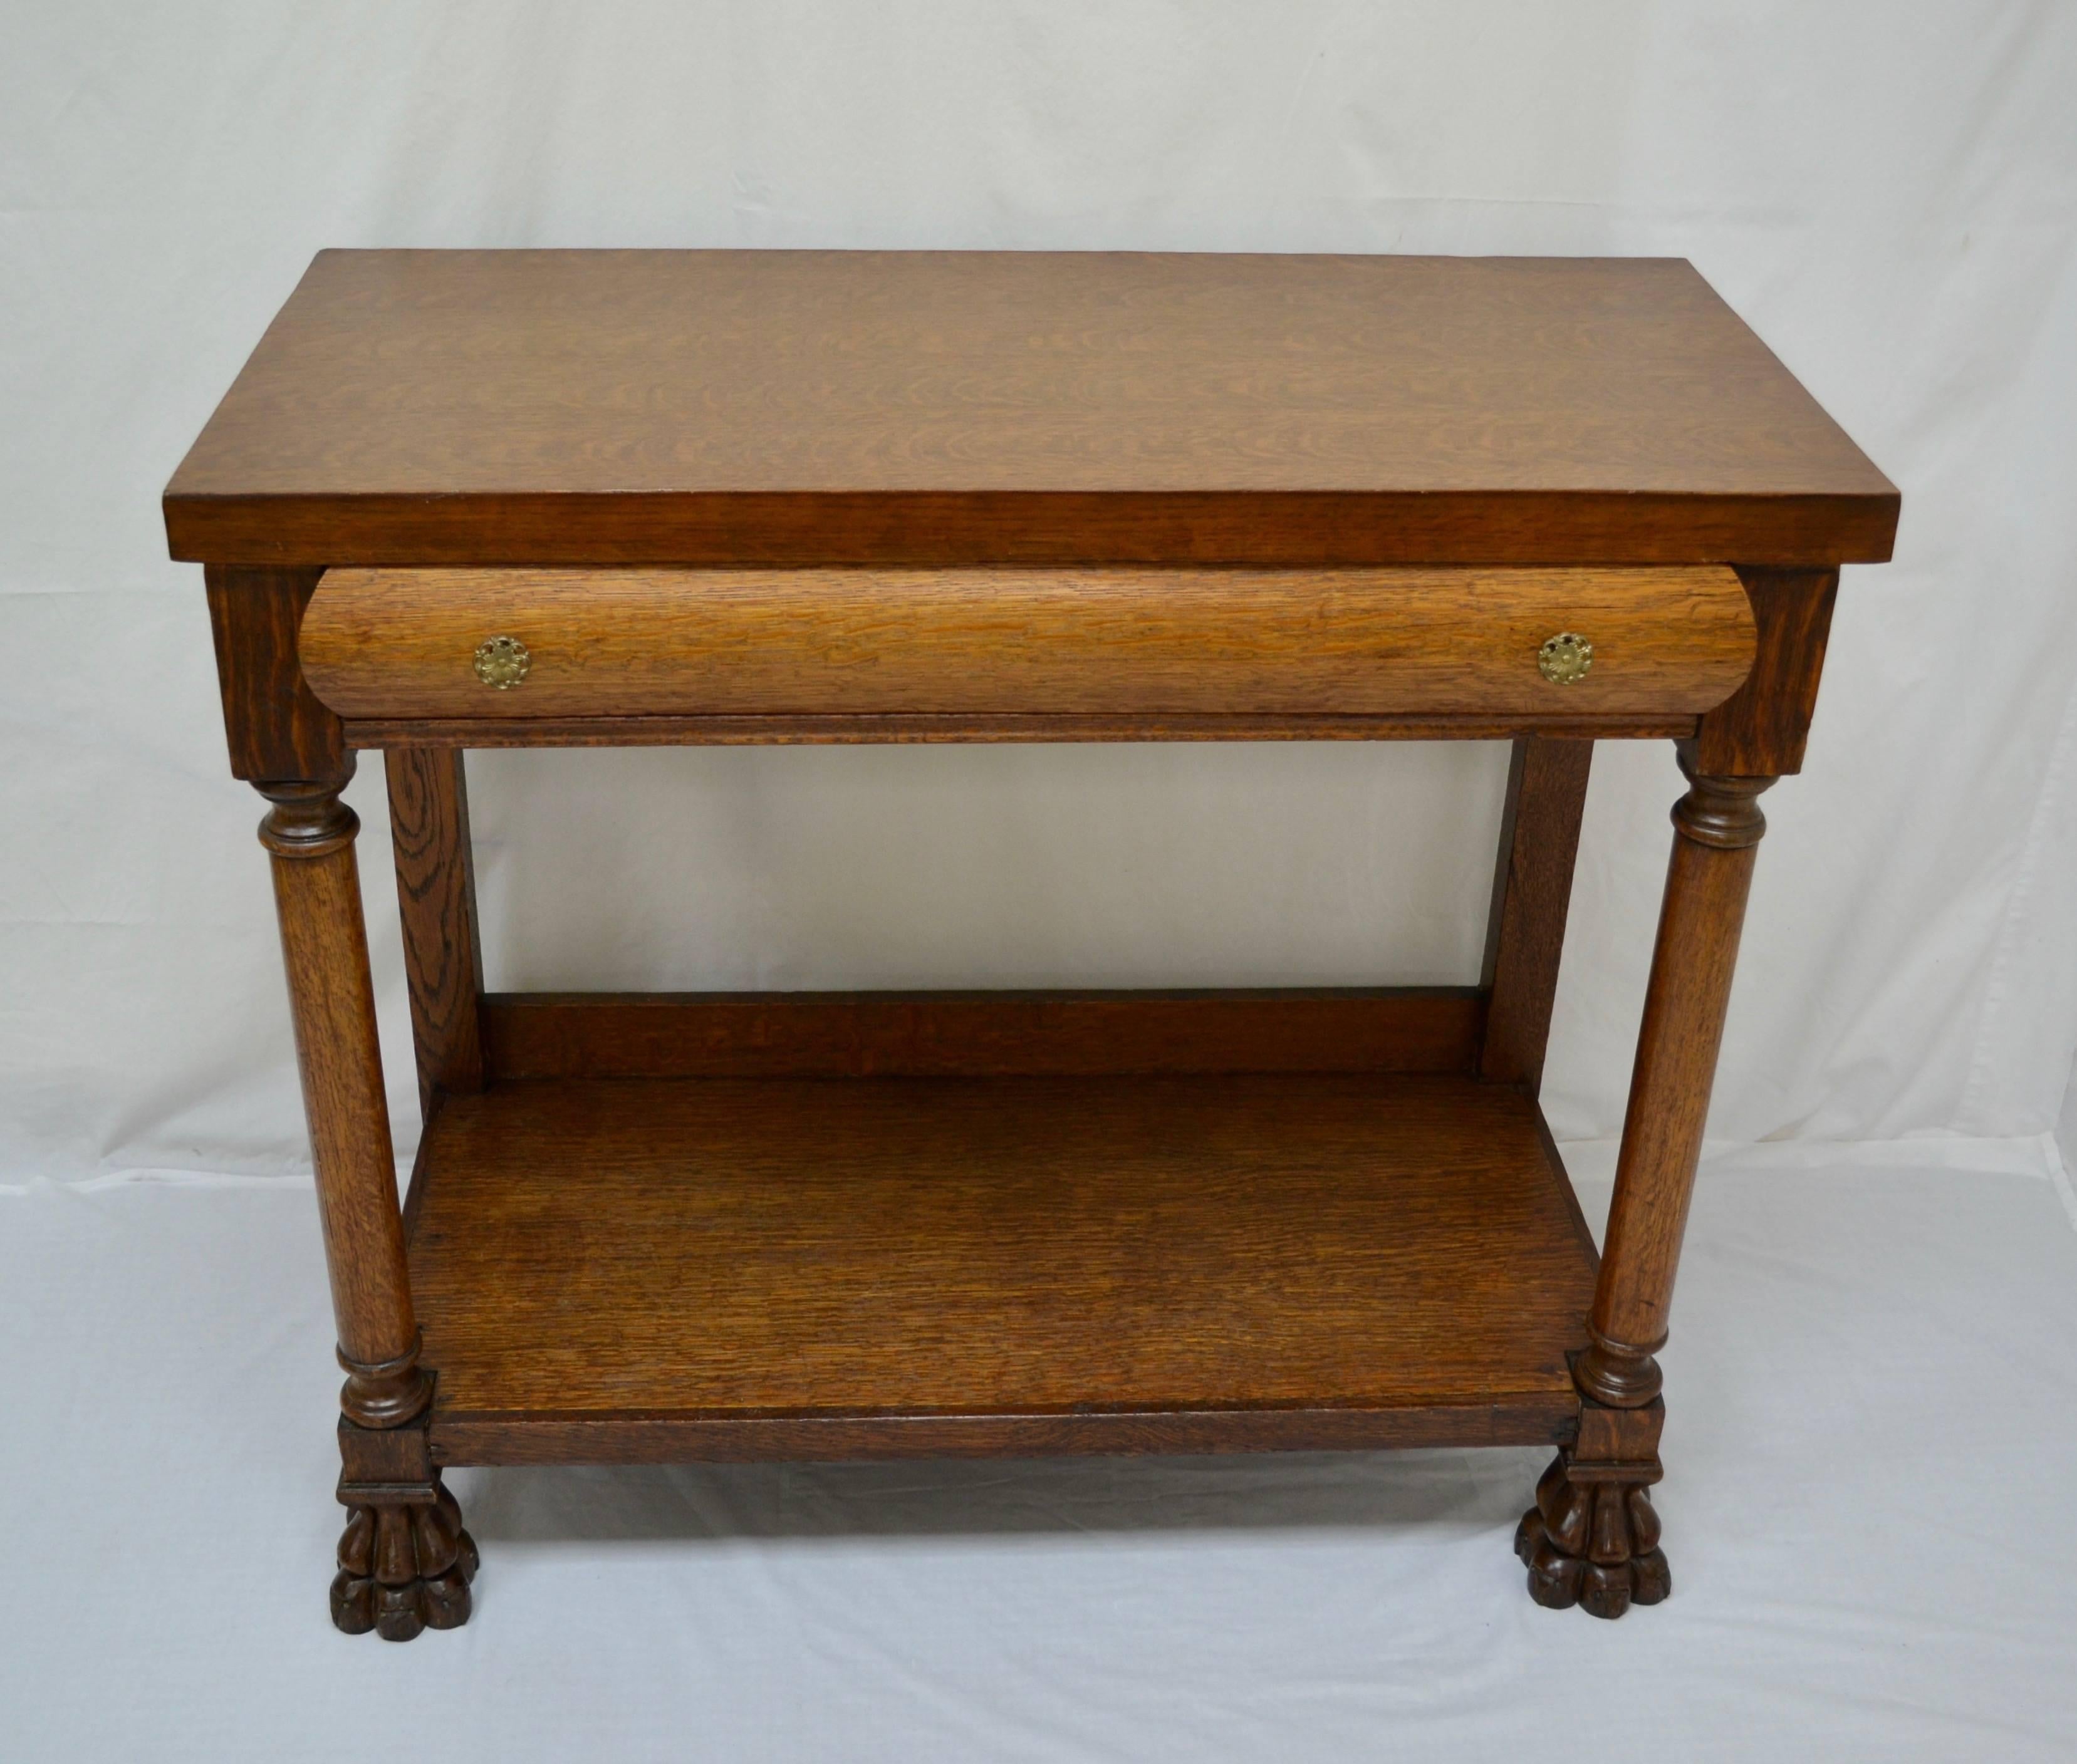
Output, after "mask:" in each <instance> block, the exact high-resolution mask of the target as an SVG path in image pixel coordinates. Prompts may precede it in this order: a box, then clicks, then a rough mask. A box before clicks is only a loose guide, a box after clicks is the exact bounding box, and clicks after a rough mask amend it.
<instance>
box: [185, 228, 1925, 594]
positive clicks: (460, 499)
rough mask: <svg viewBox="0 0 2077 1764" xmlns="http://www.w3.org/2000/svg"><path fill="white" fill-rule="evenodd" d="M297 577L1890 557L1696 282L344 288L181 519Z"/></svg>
mask: <svg viewBox="0 0 2077 1764" xmlns="http://www.w3.org/2000/svg"><path fill="white" fill-rule="evenodd" d="M165 514H166V525H167V530H168V535H169V540H170V542H171V545H172V549H173V555H174V556H176V557H177V558H184V559H190V560H201V561H205V562H215V563H239V564H276V565H292V564H293V565H330V564H606V563H676V564H720V563H756V564H822V563H860V564H900V563H908V564H969V563H993V562H1022V563H1040V562H1062V563H1064V562H1102V561H1131V562H1141V563H1180V562H1193V563H1253V564H1392V563H1458V562H1465V563H1469V562H1480V563H1542V564H1571V563H1582V564H1586V563H1592V564H1622V563H1739V564H1814V565H1824V564H1834V563H1839V562H1876V561H1880V560H1883V559H1885V558H1887V557H1888V555H1889V553H1890V546H1891V541H1892V536H1893V535H1894V532H1895V529H1896V514H1897V494H1896V490H1895V489H1893V488H1892V485H1890V483H1889V482H1888V480H1887V479H1886V478H1884V477H1883V475H1882V473H1881V472H1879V471H1878V470H1876V468H1875V467H1874V466H1873V465H1872V464H1871V463H1870V462H1869V460H1867V457H1866V456H1864V455H1863V453H1862V452H1861V451H1860V450H1859V449H1858V447H1855V446H1854V443H1853V442H1852V441H1851V440H1850V439H1848V438H1847V436H1846V435H1845V434H1844V433H1843V432H1842V431H1841V430H1840V429H1839V427H1838V425H1837V424H1835V423H1834V422H1833V421H1832V420H1831V418H1829V417H1828V416H1827V415H1826V414H1825V412H1824V411H1823V410H1821V408H1820V407H1819V406H1818V405H1817V402H1816V401H1815V400H1814V399H1813V398H1812V397H1810V395H1809V393H1807V392H1805V391H1804V389H1803V388H1802V387H1801V386H1800V385H1799V384H1798V383H1797V381H1796V379H1795V378H1794V377H1792V375H1791V374H1790V373H1789V372H1788V370H1787V369H1786V368H1784V367H1783V365H1782V364H1781V363H1780V362H1779V360H1776V359H1775V356H1773V355H1772V354H1771V352H1769V351H1768V350H1767V347H1766V346H1765V345H1764V344H1763V343H1761V342H1760V341H1759V339H1758V338H1757V337H1755V336H1754V335H1753V333H1752V332H1751V331H1750V330H1749V329H1748V328H1747V327H1746V326H1745V325H1744V324H1743V323H1742V322H1741V321H1740V320H1739V319H1738V317H1737V315H1736V314H1734V313H1733V312H1732V311H1731V310H1730V309H1729V307H1728V306H1725V304H1724V303H1723V302H1722V301H1721V300H1720V299H1719V298H1718V297H1717V295H1716V294H1715V293H1714V292H1713V291H1712V289H1710V288H1709V285H1708V284H1707V283H1705V282H1704V281H1703V280H1702V278H1701V277H1700V276H1699V275H1698V274H1697V273H1696V272H1695V270H1694V269H1693V268H1692V267H1691V266H1690V265H1689V264H1687V263H1685V262H1683V261H1679V260H1657V259H1555V258H1552V259H1541V258H1539V259H1522V258H1438V257H1389V256H1340V257H1322V256H1205V255H1143V254H1126V253H1108V252H1106V253H1078V252H1045V253H1037V252H715V251H631V252H603V251H569V252H553V251H511V252H465V251H356V252H323V253H321V254H320V255H319V256H318V257H317V259H316V260H314V262H313V263H312V264H311V265H310V269H309V271H308V272H307V273H306V274H305V276H304V277H303V279H302V282H301V284H300V285H298V287H297V289H296V291H295V293H293V295H292V296H291V297H290V298H289V302H288V304H287V305H286V306H285V307H284V308H283V309H282V310H281V314H280V315H279V316H278V317H277V318H276V320H275V321H274V323H273V326H272V327H270V328H269V329H268V331H267V334H266V335H265V336H264V338H263V339H262V340H261V342H260V346H259V347H258V348H257V349H256V351H255V352H254V353H253V355H252V359H251V360H249V361H248V363H247V364H246V366H245V368H244V370H243V372H241V373H240V374H239V377H238V379H237V381H236V382H235V384H234V385H232V387H231V391H230V392H229V393H228V394H227V396H226V397H225V398H224V400H223V403H222V404H221V405H220V406H219V408H218V410H217V411H216V413H215V414H214V416H213V417H212V418H210V422H209V424H208V426H207V427H206V429H205V430H204V431H203V432H202V436H201V438H200V439H198V441H197V442H196V443H195V445H194V448H193V449H192V451H190V452H189V455H188V456H187V458H186V460H185V461H184V462H183V463H182V464H181V467H180V468H179V470H178V471H177V472H176V473H175V474H174V476H173V481H172V483H171V484H170V485H169V486H168V489H167V491H166V496H165Z"/></svg>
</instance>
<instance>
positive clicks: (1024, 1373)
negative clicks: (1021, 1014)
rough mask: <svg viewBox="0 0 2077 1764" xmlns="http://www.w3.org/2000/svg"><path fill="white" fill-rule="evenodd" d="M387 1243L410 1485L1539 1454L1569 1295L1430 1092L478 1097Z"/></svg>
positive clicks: (1569, 1407)
mask: <svg viewBox="0 0 2077 1764" xmlns="http://www.w3.org/2000/svg"><path fill="white" fill-rule="evenodd" d="M420 1182H421V1188H420V1192H418V1195H417V1196H416V1198H415V1202H414V1209H413V1214H412V1226H411V1239H410V1262H411V1275H412V1281H413V1288H414V1293H415V1296H416V1299H417V1303H418V1315H419V1318H420V1320H421V1321H422V1325H423V1326H424V1330H425V1354H424V1363H426V1364H427V1365H429V1366H431V1367H433V1368H435V1371H437V1373H438V1375H439V1385H438V1394H437V1397H436V1400H435V1410H434V1416H433V1421H432V1443H433V1450H434V1453H435V1458H436V1459H437V1460H438V1461H439V1462H444V1463H451V1464H460V1463H547V1462H560V1463H580V1462H668V1461H672V1460H691V1459H699V1458H773V1459H788V1458H792V1459H805V1458H869V1457H885V1456H909V1455H919V1456H920V1455H930V1456H943V1455H959V1454H968V1455H1005V1456H1007V1455H1020V1454H1023V1455H1043V1454H1052V1453H1061V1452H1080V1451H1125V1452H1130V1451H1222V1450H1271V1449H1315V1448H1331V1447H1356V1446H1419V1445H1442V1444H1461V1445H1501V1444H1529V1443H1535V1442H1556V1441H1561V1440H1564V1439H1567V1438H1569V1437H1571V1432H1572V1429H1573V1428H1574V1425H1575V1419H1576V1413H1577V1404H1576V1399H1575V1396H1574V1394H1573V1387H1572V1383H1571V1378H1570V1376H1569V1374H1568V1372H1567V1364H1566V1354H1567V1352H1568V1351H1569V1350H1572V1349H1575V1348H1577V1347H1579V1346H1584V1341H1585V1336H1584V1317H1585V1314H1586V1311H1587V1308H1588V1300H1589V1299H1590V1297H1591V1296H1592V1285H1593V1279H1594V1271H1595V1255H1594V1250H1593V1246H1592V1241H1591V1239H1590V1238H1589V1237H1588V1234H1587V1231H1586V1229H1585V1227H1584V1224H1583V1223H1582V1222H1581V1221H1580V1217H1579V1213H1578V1209H1577V1208H1576V1206H1575V1204H1574V1202H1573V1199H1572V1194H1571V1188H1570V1185H1569V1184H1568V1183H1567V1180H1566V1178H1565V1175H1564V1173H1563V1169H1562V1167H1560V1166H1559V1163H1558V1162H1557V1159H1556V1155H1555V1152H1554V1151H1552V1150H1550V1147H1549V1143H1548V1139H1547V1136H1546V1134H1544V1132H1543V1130H1542V1122H1541V1120H1540V1117H1539V1116H1538V1113H1537V1109H1536V1105H1535V1104H1534V1101H1532V1100H1530V1099H1529V1098H1527V1097H1525V1096H1522V1095H1521V1094H1519V1093H1518V1092H1514V1091H1512V1090H1509V1089H1505V1088H1501V1087H1497V1086H1492V1085H1487V1084H1480V1083H1478V1082H1476V1081H1475V1080H1471V1079H1469V1078H1462V1077H1453V1076H1426V1075H1423V1076H1405V1075H1376V1074H1353V1075H1352V1074H1336V1073H1300V1074H1276V1075H1238V1076H1236V1075H1209V1076H1206V1075H1194V1076H1154V1077H1014V1078H952V1079H939V1078H862V1079H849V1078H839V1079H772V1078H764V1079H716V1078H697V1079H668V1080H665V1079H648V1080H644V1079H582V1080H564V1079H556V1080H509V1081H505V1082H501V1083H498V1084H493V1086H492V1087H491V1088H489V1089H488V1090H485V1091H483V1092H480V1093H477V1094H474V1095H467V1096H451V1097H447V1098H446V1099H445V1100H443V1104H442V1106H441V1107H440V1109H439V1112H438V1113H437V1114H436V1115H435V1119H434V1121H433V1124H432V1125H431V1128H430V1129H429V1130H428V1136H427V1145H426V1147H425V1150H424V1153H423V1155H422V1167H421V1172H420Z"/></svg>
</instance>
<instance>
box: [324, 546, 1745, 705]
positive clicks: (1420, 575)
mask: <svg viewBox="0 0 2077 1764" xmlns="http://www.w3.org/2000/svg"><path fill="white" fill-rule="evenodd" d="M300 647H301V654H302V668H303V673H304V676H305V677H306V679H307V680H308V681H309V682H310V688H311V689H312V690H313V691H314V692H315V693H316V694H317V696H318V697H319V698H320V699H322V700H323V701H324V702H325V703H326V704H327V705H330V706H331V708H332V709H334V710H335V711H336V712H338V713H339V714H340V715H341V716H343V717H346V718H385V719H411V718H441V719H455V718H460V719H485V720H497V721H501V722H502V721H507V720H510V719H514V718H522V719H523V718H577V717H616V716H620V717H636V716H676V717H688V716H718V715H737V716H740V715H780V716H785V715H800V714H820V715H876V714H925V715H927V714H954V715H960V714H964V715H973V714H981V715H993V714H1004V715H1016V714H1025V715H1032V714H1039V715H1043V714H1063V715H1072V714H1105V713H1121V712H1134V713H1138V712H1155V713H1162V712H1172V713H1176V714H1193V715H1221V714H1232V715H1254V716H1263V715H1270V716H1275V715H1292V716H1305V715H1322V714H1326V715H1346V716H1371V715H1375V716H1405V715H1438V716H1449V715H1467V716H1477V715H1488V716H1507V717H1518V716H1538V715H1544V714H1547V715H1550V716H1551V717H1554V718H1571V717H1588V718H1592V717H1612V716H1623V715H1630V714H1638V715H1664V714H1677V715H1684V714H1691V713H1700V712H1701V711H1704V710H1708V709H1713V707H1715V706H1716V705H1719V704H1721V702H1722V701H1724V700H1725V698H1727V697H1729V696H1730V695H1731V693H1733V692H1734V691H1735V690H1737V689H1738V685H1739V684H1740V683H1741V682H1742V680H1744V679H1745V677H1746V673H1747V672H1748V671H1749V670H1750V668H1751V666H1752V662H1753V648H1754V628H1753V618H1752V611H1751V608H1750V605H1748V604H1747V601H1746V595H1745V591H1744V589H1743V588H1742V586H1741V585H1739V582H1738V577H1737V576H1736V575H1735V574H1734V572H1731V571H1730V570H1729V569H1726V568H1718V567H1702V568H1631V569H1547V570H1546V569H1500V568H1495V569H1478V568H1433V569H1430V568H1402V569H1313V570H1289V569H1283V570H1256V569H1230V568H1221V569H1140V568H1095V567H1092V568H1044V569H1026V568H967V569H912V570H889V569H854V568H829V569H808V570H737V569H615V570H554V569H480V570H477V569H458V570H445V569H418V570H414V569H338V570H333V571H331V572H328V573H327V575H326V576H325V577H324V579H323V581H322V582H320V583H319V585H318V589H317V592H316V593H315V594H314V595H313V596H312V597H311V600H310V605H309V608H308V609H307V611H306V614H305V615H304V618H303V624H302V638H301V644H300Z"/></svg>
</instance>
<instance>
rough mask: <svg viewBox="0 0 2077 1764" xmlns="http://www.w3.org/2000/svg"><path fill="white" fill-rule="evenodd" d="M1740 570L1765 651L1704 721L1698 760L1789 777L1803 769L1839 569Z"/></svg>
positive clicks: (1745, 772)
mask: <svg viewBox="0 0 2077 1764" xmlns="http://www.w3.org/2000/svg"><path fill="white" fill-rule="evenodd" d="M1738 575H1739V576H1740V578H1741V579H1742V580H1743V582H1744V583H1745V588H1746V597H1748V598H1749V599H1750V601H1751V602H1752V609H1753V616H1754V618H1755V619H1756V620H1757V621H1758V622H1759V653H1758V655H1756V657H1755V658H1754V662H1753V668H1752V672H1751V673H1750V675H1749V676H1747V678H1746V683H1745V684H1743V685H1742V686H1741V687H1740V688H1739V689H1738V690H1737V691H1736V692H1735V693H1732V694H1731V696H1730V697H1729V698H1728V699H1726V700H1725V701H1724V702H1723V703H1722V704H1721V705H1717V708H1716V709H1714V710H1712V711H1710V712H1709V714H1707V715H1706V716H1704V718H1702V719H1701V720H1700V722H1699V723H1697V725H1696V730H1695V763H1696V767H1697V768H1699V769H1700V770H1701V771H1703V772H1705V773H1707V774H1709V775H1710V776H1716V777H1725V778H1772V777H1782V776H1788V775H1790V774H1791V773H1794V772H1800V771H1801V770H1802V769H1803V749H1804V743H1805V742H1806V740H1807V739H1808V738H1809V734H1810V721H1811V718H1813V716H1814V715H1816V714H1817V682H1818V679H1819V677H1820V676H1821V675H1822V674H1823V673H1824V672H1825V640H1826V639H1827V637H1828V636H1829V633H1830V631H1831V629H1832V603H1833V601H1834V599H1835V598H1836V597H1837V596H1838V590H1839V572H1838V571H1837V570H1770V569H1754V568H1743V569H1741V570H1740V571H1739V572H1738Z"/></svg>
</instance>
